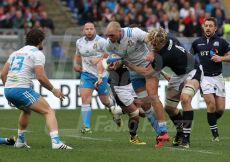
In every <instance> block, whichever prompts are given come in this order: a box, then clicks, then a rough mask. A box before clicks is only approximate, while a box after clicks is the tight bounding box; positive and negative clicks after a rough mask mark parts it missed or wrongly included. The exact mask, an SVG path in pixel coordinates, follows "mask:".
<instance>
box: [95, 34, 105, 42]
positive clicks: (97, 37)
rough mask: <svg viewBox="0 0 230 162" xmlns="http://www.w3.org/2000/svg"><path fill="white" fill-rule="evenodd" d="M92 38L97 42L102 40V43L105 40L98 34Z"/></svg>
mask: <svg viewBox="0 0 230 162" xmlns="http://www.w3.org/2000/svg"><path fill="white" fill-rule="evenodd" d="M94 40H95V41H97V42H103V43H104V42H106V41H107V40H106V39H105V38H104V37H102V36H100V35H96V37H95V39H94Z"/></svg>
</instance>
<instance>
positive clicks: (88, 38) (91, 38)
mask: <svg viewBox="0 0 230 162" xmlns="http://www.w3.org/2000/svg"><path fill="white" fill-rule="evenodd" d="M95 37H96V34H95V35H93V36H92V37H85V40H87V41H92V40H94V38H95Z"/></svg>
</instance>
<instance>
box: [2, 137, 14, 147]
mask: <svg viewBox="0 0 230 162" xmlns="http://www.w3.org/2000/svg"><path fill="white" fill-rule="evenodd" d="M15 142H16V137H15V136H12V137H9V138H2V137H1V138H0V145H1V144H5V145H14V144H15Z"/></svg>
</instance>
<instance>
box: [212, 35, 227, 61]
mask: <svg viewBox="0 0 230 162" xmlns="http://www.w3.org/2000/svg"><path fill="white" fill-rule="evenodd" d="M221 45H222V46H221V47H222V52H223V53H225V55H224V56H219V55H216V54H215V55H214V56H212V58H211V60H212V61H214V62H230V44H229V43H228V42H227V41H226V40H224V39H222V41H221Z"/></svg>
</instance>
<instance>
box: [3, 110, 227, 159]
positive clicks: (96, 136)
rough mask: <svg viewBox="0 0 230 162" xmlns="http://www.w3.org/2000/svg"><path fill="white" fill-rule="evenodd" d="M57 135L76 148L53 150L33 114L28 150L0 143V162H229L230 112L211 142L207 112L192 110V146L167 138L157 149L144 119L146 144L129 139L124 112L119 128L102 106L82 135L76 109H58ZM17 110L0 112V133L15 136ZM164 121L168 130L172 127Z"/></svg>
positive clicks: (141, 128) (39, 119) (142, 127)
mask: <svg viewBox="0 0 230 162" xmlns="http://www.w3.org/2000/svg"><path fill="white" fill-rule="evenodd" d="M56 115H57V118H58V123H59V129H60V131H59V132H60V136H61V139H62V140H63V141H64V142H65V143H66V144H68V145H70V146H72V147H73V148H74V150H52V149H51V144H50V138H49V135H48V132H47V129H46V128H45V126H44V121H43V117H41V116H40V115H38V114H36V113H32V116H31V120H30V124H29V127H28V132H27V133H26V139H27V143H28V144H29V145H30V146H31V149H16V148H13V147H12V146H5V145H1V146H0V162H8V161H19V162H37V161H40V162H46V161H47V162H51V161H55V162H59V161H60V162H71V161H73V162H89V161H93V162H96V161H98V162H112V161H116V162H117V161H119V162H136V161H140V162H141V161H143V162H148V161H154V162H229V161H230V129H229V128H230V125H229V116H230V111H226V112H225V114H224V116H223V117H222V118H221V120H220V121H219V123H218V126H219V132H220V139H221V141H220V142H219V143H213V142H211V133H210V130H209V127H208V124H207V119H206V111H205V110H196V111H195V114H194V122H193V130H192V135H191V148H190V149H188V150H183V149H180V148H174V147H171V145H170V143H166V144H165V147H164V148H161V149H156V148H154V147H153V145H154V143H155V133H154V131H153V130H152V128H151V127H150V125H149V123H148V121H147V119H141V124H140V126H139V131H138V135H139V136H140V137H141V139H142V140H143V141H145V142H147V145H141V146H137V145H131V144H129V141H128V140H129V134H128V132H127V130H128V129H127V121H128V119H127V117H126V116H123V121H124V125H123V127H122V128H117V127H116V125H115V124H114V123H113V121H112V119H111V115H110V114H109V112H108V111H106V110H93V112H92V120H91V123H92V129H93V134H90V135H81V134H80V132H79V129H80V127H81V118H80V111H79V110H57V111H56ZM18 116H19V111H18V110H1V111H0V119H1V122H0V135H1V136H10V135H17V120H18ZM167 121H168V127H169V134H170V136H171V137H173V136H174V134H175V131H174V128H173V126H172V124H171V122H169V120H167Z"/></svg>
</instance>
